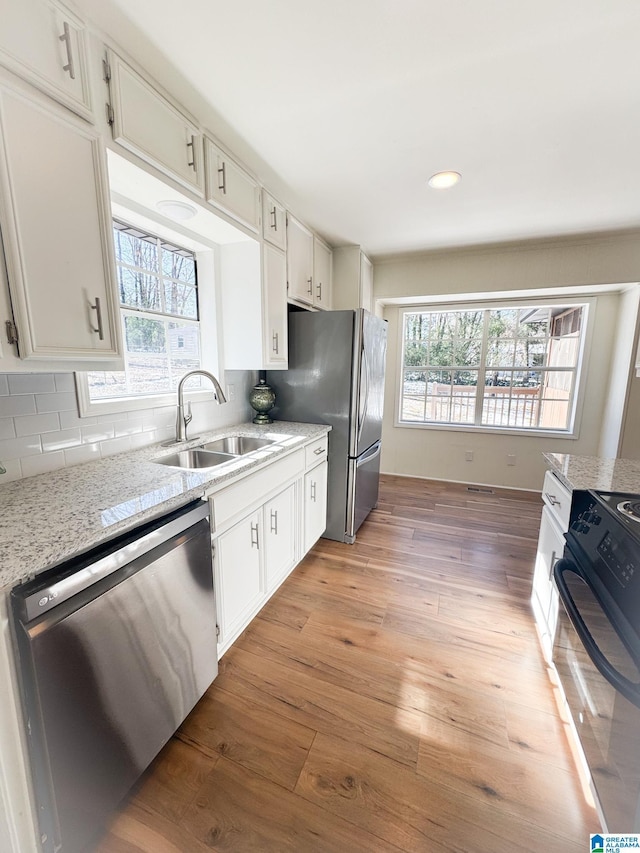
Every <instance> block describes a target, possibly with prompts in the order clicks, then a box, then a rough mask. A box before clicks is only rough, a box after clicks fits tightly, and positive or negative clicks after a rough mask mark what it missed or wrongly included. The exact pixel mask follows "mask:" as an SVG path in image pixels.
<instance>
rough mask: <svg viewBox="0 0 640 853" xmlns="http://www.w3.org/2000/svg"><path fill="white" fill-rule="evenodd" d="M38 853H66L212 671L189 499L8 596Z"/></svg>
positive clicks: (201, 537)
mask: <svg viewBox="0 0 640 853" xmlns="http://www.w3.org/2000/svg"><path fill="white" fill-rule="evenodd" d="M11 599H12V612H13V621H14V629H15V637H16V644H17V653H18V660H19V672H20V676H21V682H22V692H23V701H24V709H25V716H26V722H27V738H28V743H29V749H30V757H31V765H32V775H33V783H34V792H35V798H36V808H37V817H38V821H39V828H40V836H41V843H42V849H43V851H46V853H50V851H58V850H62V851H64V853H71V851H73V853H77V851H81V850H86V849H89V845H90V844H91V842H92V841H93V840H94V839H95V838H96V836H97V835H98V834H99V833H100V831H101V830H102V828H103V826H104V823H105V819H106V818H107V817H108V816H109V814H110V813H111V812H112V810H113V809H114V808H115V807H116V806H117V805H118V803H119V802H120V801H121V800H122V798H123V797H124V796H125V795H126V794H127V792H128V791H129V789H130V787H131V786H132V785H133V783H134V782H135V781H136V780H137V779H138V777H139V776H140V774H141V773H142V772H143V770H144V769H145V768H146V767H147V766H148V765H149V763H150V762H151V761H152V760H153V758H154V757H155V756H156V754H157V753H158V752H159V751H160V749H161V748H162V746H163V745H164V744H165V743H166V742H167V740H169V738H170V737H171V735H172V734H173V733H174V731H175V730H176V729H177V728H178V726H179V725H180V723H181V722H182V721H183V720H184V718H185V717H186V716H187V714H188V713H189V712H190V711H191V709H192V708H193V706H194V705H195V704H196V702H197V701H198V699H200V697H201V696H202V695H203V693H204V692H205V690H206V689H207V688H208V687H209V685H210V684H211V682H212V681H213V679H214V678H215V676H216V675H217V672H218V660H217V643H216V611H215V600H214V589H213V571H212V556H211V535H210V527H209V509H208V504H207V502H206V501H197V502H195V503H191V504H189V505H188V506H186V507H182V508H180V509H178V510H176V511H174V512H172V513H170V514H169V515H166V516H164V517H162V518H160V519H157V520H155V521H152V522H150V523H147V524H145V525H144V526H142V527H139V528H137V529H136V530H134V531H132V532H131V533H128V534H125V535H122V536H119V537H118V538H117V539H114V540H112V541H111V542H109V543H108V544H106V545H104V546H102V547H100V548H97V549H95V550H93V551H91V552H88V553H86V554H84V555H82V556H79V557H76V558H74V559H72V560H70V561H68V562H66V563H64V564H61V565H59V566H57V567H55V568H54V569H51V570H48V571H47V572H45V573H43V574H42V575H38V576H37V577H36V578H35V579H34V580H32V581H29V582H27V583H25V584H23V585H21V586H19V587H17V588H16V589H14V590H13V591H12V593H11Z"/></svg>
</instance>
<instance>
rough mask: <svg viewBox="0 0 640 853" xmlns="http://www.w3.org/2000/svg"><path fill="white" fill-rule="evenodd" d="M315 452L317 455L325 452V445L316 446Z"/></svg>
mask: <svg viewBox="0 0 640 853" xmlns="http://www.w3.org/2000/svg"><path fill="white" fill-rule="evenodd" d="M313 452H314V454H315V455H316V456H320V454H321V453H324V447H316V449H315V450H314V451H313Z"/></svg>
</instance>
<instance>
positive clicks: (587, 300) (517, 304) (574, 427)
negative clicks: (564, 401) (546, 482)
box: [394, 294, 597, 439]
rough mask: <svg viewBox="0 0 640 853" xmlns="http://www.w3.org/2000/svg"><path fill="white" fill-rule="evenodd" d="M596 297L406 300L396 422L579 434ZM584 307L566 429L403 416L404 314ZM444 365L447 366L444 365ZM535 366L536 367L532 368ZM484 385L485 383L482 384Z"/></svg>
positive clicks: (401, 323) (400, 316) (400, 313)
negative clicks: (426, 419)
mask: <svg viewBox="0 0 640 853" xmlns="http://www.w3.org/2000/svg"><path fill="white" fill-rule="evenodd" d="M596 302H597V297H595V296H583V297H581V296H576V295H575V294H573V295H572V296H570V297H569V298H563V297H562V295H561V294H559V295H558V296H554V297H537V296H536V295H535V294H531V297H530V298H527V299H524V298H517V299H509V298H508V297H507V298H496V299H487V300H478V301H472V300H469V301H467V300H464V301H460V302H421V303H416V304H411V305H409V304H405V305H401V306H398V308H397V312H396V321H397V322H396V327H397V367H396V371H395V391H394V426H395V427H399V428H401V429H427V430H448V431H451V432H471V433H487V434H493V435H519V436H527V435H529V436H535V437H542V436H547V437H549V436H551V437H554V438H569V439H577V438H579V434H580V423H581V419H582V409H583V404H584V395H585V387H586V377H587V373H588V353H589V352H590V351H591V340H592V337H593V326H594V323H593V321H594V317H595V309H596ZM559 306H562V307H564V308H571V307H583V309H584V327H583V334H582V336H581V340H580V349H579V353H578V360H577V364H576V368H575V374H574V375H575V376H576V380H575V388H574V392H573V396H572V399H571V416H570V423H569V426H568V427H567V428H566V429H557V428H554V429H551V428H548V429H545V428H542V427H515V426H490V425H488V424H479V423H477V424H476V423H474V424H457V423H438V422H434V421H406V420H402V418H401V410H402V389H403V377H404V328H405V319H404V318H405V315H406V314H415V313H420V312H424V313H428V312H442V313H445V312H448V311H451V312H456V311H458V312H461V311H486V310H497V309H515V308H525V307H528V308H533V307H551V308H552V307H559ZM485 347H486V335H484V334H483V342H482V349H483V351H482V359H481V362H482V363H483V364H484V363H485V359H486V349H485ZM442 369H447V368H446V367H443V368H442ZM532 369H535V368H532ZM483 387H484V386H483ZM481 399H483V398H479V397H476V410H477V411H481Z"/></svg>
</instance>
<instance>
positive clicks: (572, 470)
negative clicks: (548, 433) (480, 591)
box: [531, 453, 640, 662]
mask: <svg viewBox="0 0 640 853" xmlns="http://www.w3.org/2000/svg"><path fill="white" fill-rule="evenodd" d="M543 455H544V458H545V460H546V462H547V464H548V465H549V469H548V470H547V472H546V474H545V478H544V485H543V489H542V499H543V500H544V503H545V506H544V509H543V511H542V520H541V523H540V534H539V539H538V549H537V554H536V563H535V568H534V575H533V588H532V595H531V606H532V609H533V613H534V617H535V621H536V627H537V629H538V635H539V638H540V644H541V646H542V650H543V653H544V656H545V659H546V661H547V662H551V652H552V648H553V640H554V636H555V630H556V624H557V619H558V607H559V603H558V592H557V590H556V587H555V583H554V581H553V567H554V565H555V564H556V562H557V561H558V560H559V559H560V558H561V557H562V554H563V551H564V545H565V542H564V533H565V532H566V531H567V530H568V528H569V516H570V512H571V495H572V492H573V491H574V490H590V489H594V490H596V491H603V492H627V493H630V494H639V493H640V462H639V461H637V460H634V459H607V458H603V457H598V456H580V455H576V454H569V453H545V454H543Z"/></svg>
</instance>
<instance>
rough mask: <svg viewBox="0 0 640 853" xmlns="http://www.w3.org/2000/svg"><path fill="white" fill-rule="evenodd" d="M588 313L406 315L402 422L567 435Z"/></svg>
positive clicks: (509, 310)
mask: <svg viewBox="0 0 640 853" xmlns="http://www.w3.org/2000/svg"><path fill="white" fill-rule="evenodd" d="M585 312H586V309H585V306H583V305H578V306H549V305H546V306H531V307H517V308H516V307H510V306H506V307H492V308H483V309H474V310H469V309H466V310H455V311H407V312H405V313H404V320H403V348H402V368H401V369H402V382H401V393H400V422H401V423H425V424H452V425H464V426H476V427H491V428H509V429H524V430H526V429H536V430H540V429H548V430H553V431H566V430H569V429H570V427H571V420H572V416H573V409H574V405H573V402H574V396H575V391H576V388H577V378H578V364H579V355H580V349H581V336H582V331H583V327H584V315H585Z"/></svg>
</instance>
